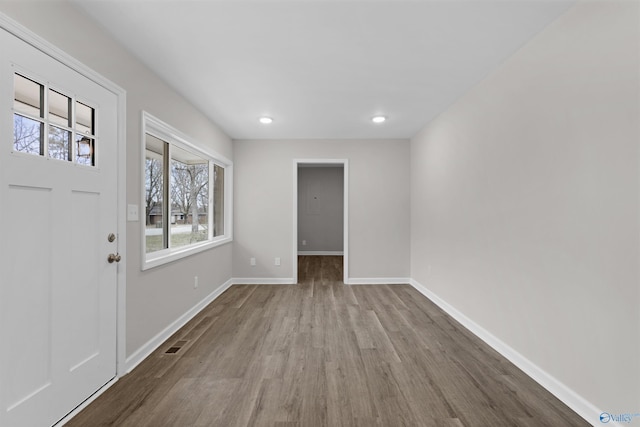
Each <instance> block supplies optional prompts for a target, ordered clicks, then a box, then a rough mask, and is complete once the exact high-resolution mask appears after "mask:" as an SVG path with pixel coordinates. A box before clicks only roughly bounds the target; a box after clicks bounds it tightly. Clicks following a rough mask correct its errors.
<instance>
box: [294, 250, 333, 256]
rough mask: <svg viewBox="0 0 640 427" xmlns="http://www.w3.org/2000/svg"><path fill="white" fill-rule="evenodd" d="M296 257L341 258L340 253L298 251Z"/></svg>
mask: <svg viewBox="0 0 640 427" xmlns="http://www.w3.org/2000/svg"><path fill="white" fill-rule="evenodd" d="M298 255H303V256H304V255H316V256H342V255H344V252H342V251H298Z"/></svg>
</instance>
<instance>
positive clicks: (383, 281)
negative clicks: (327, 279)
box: [345, 277, 411, 285]
mask: <svg viewBox="0 0 640 427" xmlns="http://www.w3.org/2000/svg"><path fill="white" fill-rule="evenodd" d="M410 282H411V279H409V278H408V277H367V278H357V277H349V278H348V279H347V282H345V285H408V284H410Z"/></svg>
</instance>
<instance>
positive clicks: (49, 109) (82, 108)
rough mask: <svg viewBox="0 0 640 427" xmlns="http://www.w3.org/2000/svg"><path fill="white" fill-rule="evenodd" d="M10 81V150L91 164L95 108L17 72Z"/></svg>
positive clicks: (93, 152)
mask: <svg viewBox="0 0 640 427" xmlns="http://www.w3.org/2000/svg"><path fill="white" fill-rule="evenodd" d="M13 82H14V92H13V151H14V152H18V153H27V154H34V155H37V156H42V157H45V158H49V159H56V160H62V161H68V162H74V163H77V164H81V165H85V166H95V165H96V157H95V145H96V143H95V141H96V136H95V120H96V119H95V111H96V110H95V109H94V108H92V107H90V106H88V105H86V104H84V103H82V102H80V101H78V100H76V99H75V98H73V97H72V96H67V95H65V94H63V93H62V92H60V91H56V90H54V89H52V88H50V87H48V86H47V85H45V84H42V83H38V82H36V81H34V80H31V79H29V78H27V77H25V76H23V75H21V74H17V73H16V74H14V79H13ZM72 141H73V142H72Z"/></svg>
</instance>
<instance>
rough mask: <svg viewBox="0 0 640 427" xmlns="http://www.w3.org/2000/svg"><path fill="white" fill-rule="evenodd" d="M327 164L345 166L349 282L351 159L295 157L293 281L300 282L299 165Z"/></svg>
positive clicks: (345, 266)
mask: <svg viewBox="0 0 640 427" xmlns="http://www.w3.org/2000/svg"><path fill="white" fill-rule="evenodd" d="M300 165H326V166H342V167H343V168H344V191H343V197H344V212H343V219H342V220H343V231H342V238H343V251H344V258H343V268H342V270H343V273H344V277H343V281H344V284H345V285H348V284H349V159H293V263H292V265H293V283H294V284H296V283H298V166H300Z"/></svg>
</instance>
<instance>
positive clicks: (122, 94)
mask: <svg viewBox="0 0 640 427" xmlns="http://www.w3.org/2000/svg"><path fill="white" fill-rule="evenodd" d="M0 28H2V29H4V30H6V31H7V32H9V33H11V34H13V35H14V36H16V37H17V38H19V39H20V40H22V41H24V42H26V43H27V44H30V45H31V46H33V47H35V48H36V49H38V50H40V51H42V52H43V53H45V54H47V55H48V56H50V57H52V58H54V59H56V60H57V61H59V62H61V63H62V64H64V65H66V66H67V67H69V68H70V69H72V70H74V71H76V72H78V73H79V74H81V75H82V76H84V77H86V78H87V79H89V80H91V81H93V82H94V83H96V84H98V85H100V86H102V87H103V88H105V89H106V90H108V91H109V92H112V93H113V94H114V95H115V96H116V97H117V100H118V101H117V102H118V111H117V120H118V130H117V141H114V143H115V144H116V149H117V161H118V165H117V172H116V173H117V176H118V182H117V183H114V184H115V185H116V186H117V193H118V195H117V200H118V206H117V212H118V219H117V224H118V231H117V240H116V242H118V247H117V251H118V253H120V255H121V256H122V261H121V262H120V263H119V264H118V266H117V269H118V272H117V274H116V281H117V284H116V286H117V298H118V301H117V307H116V310H117V314H116V322H117V328H116V330H117V337H116V347H117V348H115V349H114V351H115V352H116V378H119V377H121V376H122V375H124V374H125V373H126V370H125V359H126V348H125V344H126V324H125V321H126V311H125V296H126V269H127V268H126V267H127V262H126V260H127V256H126V255H127V254H126V252H127V244H126V243H127V236H126V230H127V227H126V225H127V224H126V215H124V213H125V212H126V210H125V209H126V182H127V181H126V167H125V166H126V101H127V100H126V91H125V90H124V89H122V88H121V87H120V86H118V85H116V84H115V83H113V82H111V81H109V80H108V79H106V78H105V77H103V76H102V75H100V74H98V73H97V72H95V71H93V70H92V69H90V68H89V67H87V66H86V65H84V64H83V63H81V62H79V61H78V60H77V59H75V58H73V57H71V56H69V55H68V54H67V53H65V52H64V51H62V50H61V49H60V48H58V47H56V46H54V45H53V44H51V43H50V42H49V41H47V40H45V39H44V38H42V37H40V36H38V35H37V34H35V33H34V32H32V31H31V30H30V29H28V28H27V27H25V26H23V25H22V24H19V23H18V22H16V21H14V20H13V19H11V18H9V17H8V16H6V15H5V14H3V13H1V12H0ZM110 384H111V383H109V385H110ZM105 387H107V386H105ZM87 397H89V396H87Z"/></svg>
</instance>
